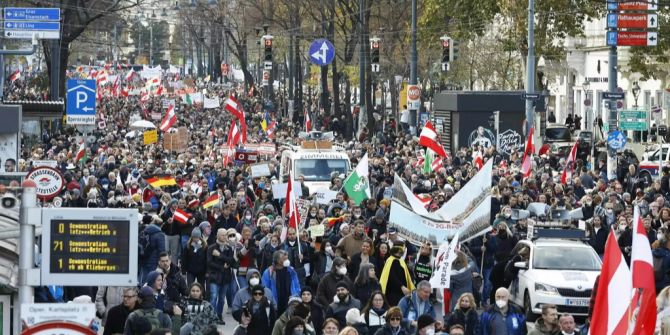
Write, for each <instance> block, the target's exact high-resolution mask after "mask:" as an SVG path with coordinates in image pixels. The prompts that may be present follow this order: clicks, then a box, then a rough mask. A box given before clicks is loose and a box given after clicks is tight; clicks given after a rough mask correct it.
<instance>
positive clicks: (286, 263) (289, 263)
mask: <svg viewBox="0 0 670 335" xmlns="http://www.w3.org/2000/svg"><path fill="white" fill-rule="evenodd" d="M289 266H291V261H289V260H288V259H287V260H285V261H284V267H285V268H287V267H289Z"/></svg>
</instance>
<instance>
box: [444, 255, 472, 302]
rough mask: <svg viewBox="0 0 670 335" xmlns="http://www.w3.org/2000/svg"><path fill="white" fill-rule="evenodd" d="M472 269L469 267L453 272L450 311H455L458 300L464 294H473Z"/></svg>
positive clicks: (450, 285)
mask: <svg viewBox="0 0 670 335" xmlns="http://www.w3.org/2000/svg"><path fill="white" fill-rule="evenodd" d="M472 272H473V270H472V267H471V266H470V265H468V266H467V267H465V268H462V269H460V270H451V282H450V284H449V292H451V296H452V298H451V304H450V306H449V310H450V311H453V310H454V307H456V303H457V302H458V299H459V298H460V297H461V295H463V294H464V293H472V291H473V289H472Z"/></svg>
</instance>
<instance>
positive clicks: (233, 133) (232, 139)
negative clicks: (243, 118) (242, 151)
mask: <svg viewBox="0 0 670 335" xmlns="http://www.w3.org/2000/svg"><path fill="white" fill-rule="evenodd" d="M238 143H240V132H239V130H238V129H237V123H235V120H233V123H232V124H231V126H230V129H229V130H228V141H227V143H226V144H227V146H228V151H227V152H226V158H225V159H224V161H223V165H228V163H230V162H232V157H233V151H234V150H235V147H236V146H237V144H238Z"/></svg>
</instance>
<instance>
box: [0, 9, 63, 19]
mask: <svg viewBox="0 0 670 335" xmlns="http://www.w3.org/2000/svg"><path fill="white" fill-rule="evenodd" d="M5 20H27V21H60V8H10V7H8V8H5Z"/></svg>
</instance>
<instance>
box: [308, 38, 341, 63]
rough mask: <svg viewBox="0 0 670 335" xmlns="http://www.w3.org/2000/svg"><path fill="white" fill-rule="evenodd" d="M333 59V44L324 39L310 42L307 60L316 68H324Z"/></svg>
mask: <svg viewBox="0 0 670 335" xmlns="http://www.w3.org/2000/svg"><path fill="white" fill-rule="evenodd" d="M334 58H335V47H334V46H333V43H330V41H329V40H327V39H325V38H320V39H318V40H315V41H314V42H312V45H310V46H309V59H310V60H311V61H312V63H314V64H316V65H318V66H326V65H328V64H330V63H331V62H332V61H333V59H334Z"/></svg>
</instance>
